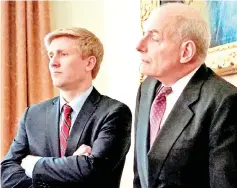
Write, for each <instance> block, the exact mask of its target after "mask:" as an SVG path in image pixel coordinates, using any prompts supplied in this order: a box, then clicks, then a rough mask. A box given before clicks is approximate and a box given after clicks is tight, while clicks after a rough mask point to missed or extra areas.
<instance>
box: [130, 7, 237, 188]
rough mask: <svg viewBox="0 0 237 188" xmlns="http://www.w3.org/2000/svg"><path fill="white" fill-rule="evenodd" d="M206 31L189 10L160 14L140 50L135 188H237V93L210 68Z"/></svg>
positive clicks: (159, 11)
mask: <svg viewBox="0 0 237 188" xmlns="http://www.w3.org/2000/svg"><path fill="white" fill-rule="evenodd" d="M209 43H210V34H209V28H208V25H207V23H206V22H205V21H204V20H203V18H202V17H201V16H200V15H199V14H198V13H197V12H196V11H195V10H194V9H193V8H191V7H190V6H188V5H184V4H180V3H172V4H166V5H164V6H162V7H161V8H158V9H156V10H154V12H153V13H152V14H151V16H150V18H149V19H148V23H147V28H146V31H145V35H144V36H143V38H142V39H141V40H140V42H139V44H138V46H137V50H138V51H139V52H140V53H141V66H140V70H141V72H142V73H143V74H144V75H146V76H147V78H146V79H145V80H144V82H143V83H142V84H141V87H140V88H139V91H138V96H137V106H136V117H135V127H136V128H135V134H136V135H135V136H136V144H135V163H134V173H135V176H134V188H139V187H143V188H147V187H149V188H165V187H167V188H168V187H169V188H170V187H182V188H184V187H187V188H195V187H196V188H209V187H212V188H227V187H228V188H230V187H231V188H232V187H237V118H236V114H237V113H236V112H237V89H236V88H235V87H234V86H233V85H231V84H229V83H227V82H226V81H224V80H223V79H222V78H220V77H218V76H217V75H216V74H215V73H214V72H213V71H212V70H210V69H209V68H207V67H206V66H205V64H204V61H205V58H206V55H207V50H208V47H209Z"/></svg>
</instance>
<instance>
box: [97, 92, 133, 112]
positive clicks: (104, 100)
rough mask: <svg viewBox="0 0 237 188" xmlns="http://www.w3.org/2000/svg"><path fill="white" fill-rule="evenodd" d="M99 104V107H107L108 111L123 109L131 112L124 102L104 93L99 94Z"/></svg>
mask: <svg viewBox="0 0 237 188" xmlns="http://www.w3.org/2000/svg"><path fill="white" fill-rule="evenodd" d="M99 106H100V108H104V109H107V110H108V111H118V110H125V111H128V112H129V113H131V111H130V109H129V107H128V106H127V105H126V104H125V103H123V102H121V101H118V100H116V99H113V98H111V97H109V96H106V95H101V100H100V103H99Z"/></svg>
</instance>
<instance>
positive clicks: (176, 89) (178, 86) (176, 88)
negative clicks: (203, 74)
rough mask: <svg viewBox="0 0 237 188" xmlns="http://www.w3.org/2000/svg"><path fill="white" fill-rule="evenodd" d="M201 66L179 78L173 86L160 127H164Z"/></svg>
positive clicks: (167, 98)
mask: <svg viewBox="0 0 237 188" xmlns="http://www.w3.org/2000/svg"><path fill="white" fill-rule="evenodd" d="M199 67H200V66H199ZM199 67H197V68H196V69H195V70H193V71H192V72H190V73H189V74H187V75H186V76H184V77H183V78H181V79H179V80H178V81H177V82H175V83H174V84H173V85H172V86H171V88H172V92H171V93H170V94H169V95H167V96H166V109H165V113H164V116H163V118H162V121H161V124H160V128H162V126H163V125H164V122H165V121H166V119H167V117H168V116H169V114H170V112H171V110H172V109H173V107H174V105H175V103H176V102H177V100H178V98H179V96H180V95H181V93H182V92H183V90H184V88H185V86H186V85H187V84H188V82H189V81H190V80H191V78H192V77H193V75H194V74H195V73H196V72H197V70H198V69H199Z"/></svg>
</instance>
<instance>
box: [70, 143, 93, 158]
mask: <svg viewBox="0 0 237 188" xmlns="http://www.w3.org/2000/svg"><path fill="white" fill-rule="evenodd" d="M91 151H92V149H91V147H90V146H87V145H85V144H82V145H81V146H80V147H79V148H78V149H77V150H76V151H75V152H74V153H73V155H74V156H75V155H78V156H80V155H85V156H89V155H90V154H91Z"/></svg>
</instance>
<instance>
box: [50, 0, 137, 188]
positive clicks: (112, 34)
mask: <svg viewBox="0 0 237 188" xmlns="http://www.w3.org/2000/svg"><path fill="white" fill-rule="evenodd" d="M51 20H52V25H51V26H52V29H55V28H59V27H71V26H78V27H86V28H87V29H89V30H91V31H92V32H94V33H95V34H96V35H97V36H98V37H99V38H100V39H101V40H102V42H103V44H104V47H105V57H104V61H103V64H102V67H101V70H100V72H99V75H98V77H97V78H96V81H95V83H94V85H95V87H96V88H97V89H98V90H99V91H100V92H101V93H103V94H106V95H109V96H110V97H112V98H115V99H117V100H120V101H122V102H124V103H125V104H127V105H128V106H129V107H130V109H131V110H132V113H133V114H134V109H135V99H136V93H137V88H138V86H139V54H138V53H137V52H136V50H135V47H136V44H137V42H138V39H139V37H140V36H141V32H140V29H141V28H140V1H137V0H127V1H126V0H80V1H67V2H65V1H63V2H62V1H53V2H51ZM133 135H134V133H133V132H132V144H131V148H130V151H129V154H128V156H127V160H126V164H125V168H124V171H123V176H122V180H121V188H130V187H132V180H133V150H134V149H133V148H134V147H133V145H134V143H133V141H134V138H133Z"/></svg>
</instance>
